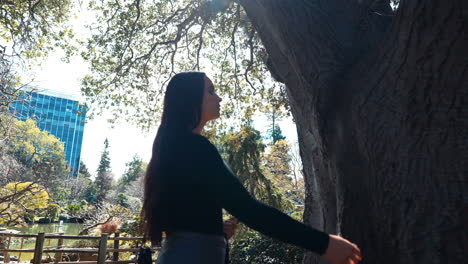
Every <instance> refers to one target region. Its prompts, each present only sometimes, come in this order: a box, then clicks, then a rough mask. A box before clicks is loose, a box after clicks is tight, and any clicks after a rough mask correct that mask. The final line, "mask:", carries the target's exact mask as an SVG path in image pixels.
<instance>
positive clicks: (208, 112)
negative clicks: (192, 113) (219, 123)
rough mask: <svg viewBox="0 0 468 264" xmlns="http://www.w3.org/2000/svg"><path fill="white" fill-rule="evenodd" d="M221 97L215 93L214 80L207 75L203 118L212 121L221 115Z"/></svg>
mask: <svg viewBox="0 0 468 264" xmlns="http://www.w3.org/2000/svg"><path fill="white" fill-rule="evenodd" d="M220 102H221V98H220V97H219V96H218V95H217V94H216V93H215V90H214V85H213V82H211V80H210V78H208V77H206V76H205V87H204V92H203V102H202V120H204V121H210V120H213V119H216V118H218V117H219V115H220V105H219V103H220Z"/></svg>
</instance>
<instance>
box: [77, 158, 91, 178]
mask: <svg viewBox="0 0 468 264" xmlns="http://www.w3.org/2000/svg"><path fill="white" fill-rule="evenodd" d="M78 173H79V174H78V177H81V178H85V179H91V173H90V172H89V170H88V167H86V164H84V162H83V161H82V160H80V169H79V171H78Z"/></svg>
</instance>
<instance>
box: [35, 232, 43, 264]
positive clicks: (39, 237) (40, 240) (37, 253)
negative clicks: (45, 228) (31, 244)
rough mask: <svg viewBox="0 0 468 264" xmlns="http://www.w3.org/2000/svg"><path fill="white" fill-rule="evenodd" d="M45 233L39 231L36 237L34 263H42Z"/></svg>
mask: <svg viewBox="0 0 468 264" xmlns="http://www.w3.org/2000/svg"><path fill="white" fill-rule="evenodd" d="M44 236H45V233H39V234H37V237H36V246H35V248H34V261H33V264H40V263H41V260H42V249H43V247H44Z"/></svg>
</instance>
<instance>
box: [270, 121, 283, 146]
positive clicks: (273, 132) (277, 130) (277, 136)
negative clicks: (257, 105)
mask: <svg viewBox="0 0 468 264" xmlns="http://www.w3.org/2000/svg"><path fill="white" fill-rule="evenodd" d="M268 132H269V133H270V137H271V141H272V142H273V144H275V143H276V142H277V141H278V140H285V139H286V137H285V136H284V135H283V132H282V131H281V127H280V126H278V125H276V126H274V127H273V128H271V129H268Z"/></svg>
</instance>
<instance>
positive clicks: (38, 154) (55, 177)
mask: <svg viewBox="0 0 468 264" xmlns="http://www.w3.org/2000/svg"><path fill="white" fill-rule="evenodd" d="M4 119H7V117H4ZM10 119H11V121H10V122H11V125H12V127H13V129H14V134H15V136H14V137H10V138H9V139H8V141H7V146H6V148H7V153H9V154H11V155H12V157H14V158H15V160H16V161H17V162H18V163H19V164H21V167H20V169H19V170H16V171H13V170H12V174H13V175H11V178H15V179H17V180H18V179H19V180H21V181H35V182H38V183H41V184H44V186H47V188H48V189H49V190H51V191H52V192H53V193H54V192H55V191H56V192H57V193H58V192H59V189H60V188H61V187H60V186H61V184H62V183H63V179H65V178H66V177H67V176H68V170H67V166H66V162H65V152H64V146H63V143H62V142H61V141H60V140H59V139H57V138H56V137H55V136H53V135H51V134H49V132H47V131H41V130H40V129H39V128H38V127H37V126H36V122H35V121H34V120H31V119H28V120H26V121H19V120H16V119H13V118H10Z"/></svg>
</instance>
